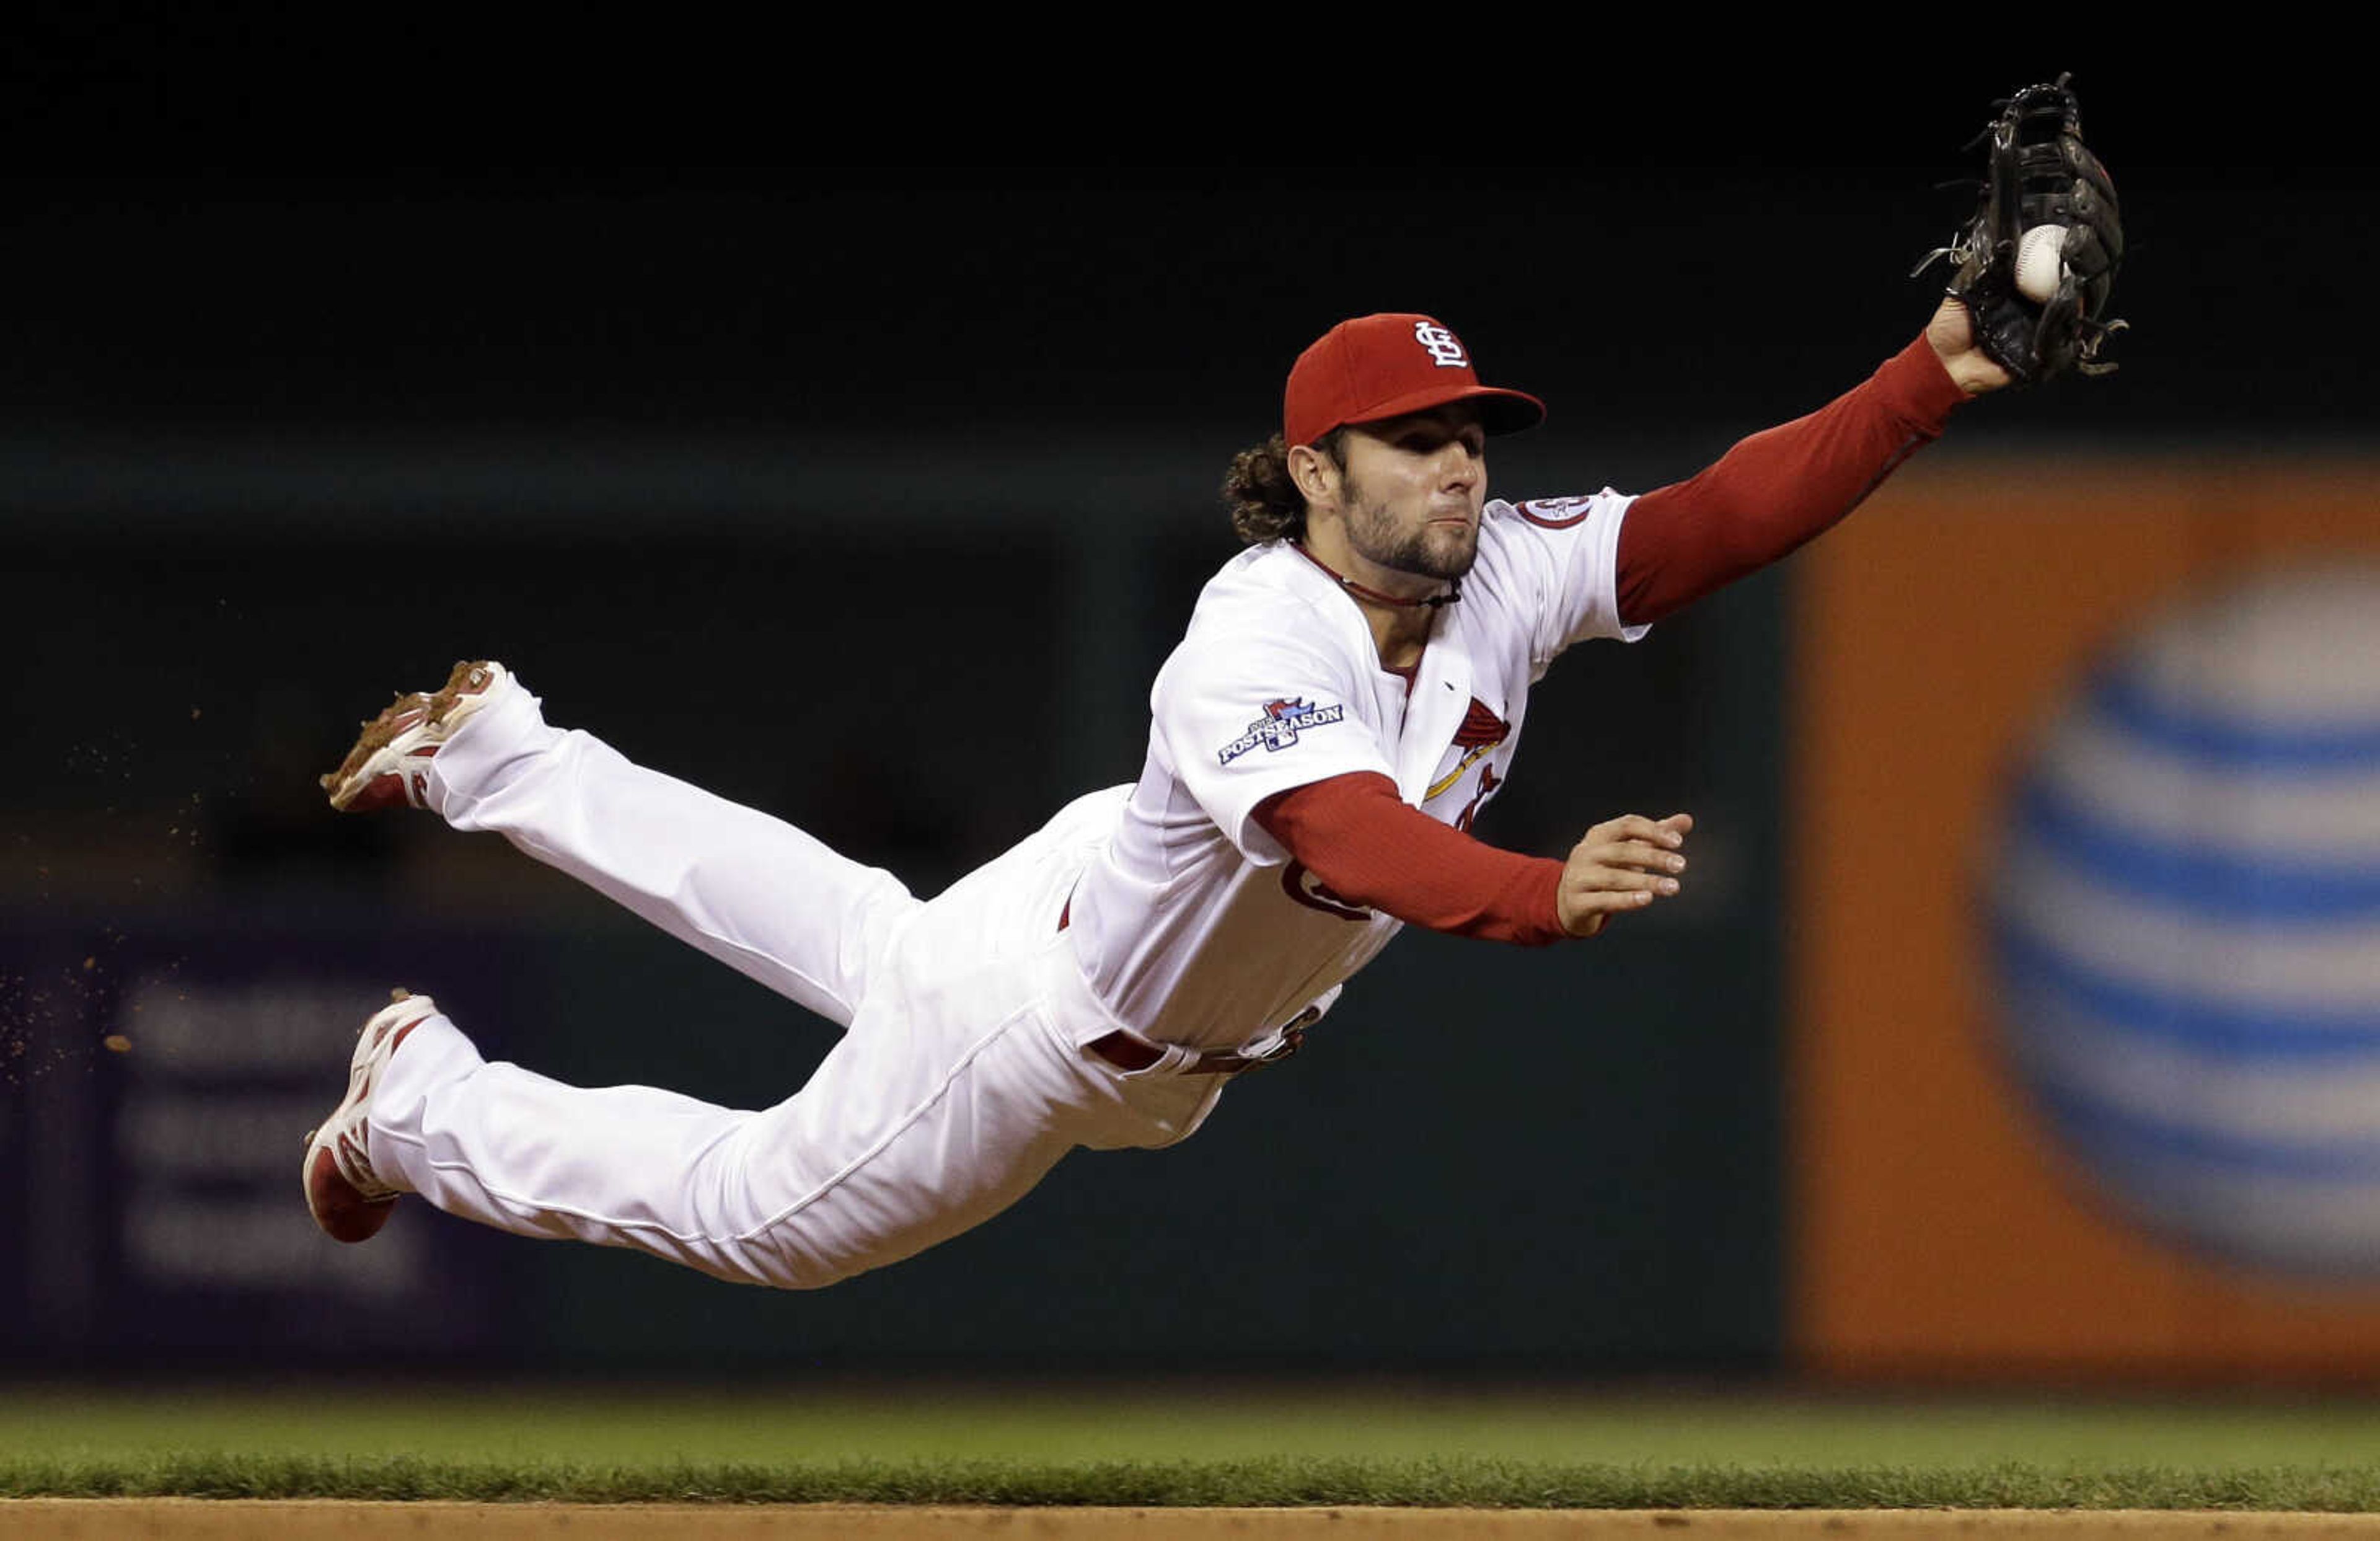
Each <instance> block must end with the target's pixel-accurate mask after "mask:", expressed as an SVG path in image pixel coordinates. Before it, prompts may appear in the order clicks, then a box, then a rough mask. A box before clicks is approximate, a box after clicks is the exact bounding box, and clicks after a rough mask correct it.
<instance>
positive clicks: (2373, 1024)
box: [1787, 454, 2380, 1384]
mask: <svg viewBox="0 0 2380 1541" xmlns="http://www.w3.org/2000/svg"><path fill="white" fill-rule="evenodd" d="M1889 497H1890V500H1891V503H1892V505H1893V509H1894V512H1893V513H1892V514H1891V516H1885V517H1861V518H1857V519H1854V520H1853V521H1852V523H1851V524H1850V525H1849V526H1847V527H1846V528H1844V529H1842V530H1841V531H1840V532H1838V533H1837V534H1836V535H1835V536H1834V537H1832V538H1830V539H1829V540H1826V541H1823V542H1821V543H1820V544H1819V546H1817V547H1816V548H1815V549H1814V550H1813V552H1811V553H1810V555H1809V558H1808V560H1807V561H1806V563H1805V564H1803V566H1802V567H1801V569H1800V570H1799V572H1798V573H1797V579H1798V583H1797V588H1796V589H1795V595H1794V603H1793V608H1792V614H1793V620H1792V633H1793V637H1794V639H1795V646H1796V649H1797V653H1798V658H1799V663H1798V666H1797V668H1796V671H1795V682H1794V701H1795V705H1794V710H1793V714H1792V722H1793V732H1792V745H1793V765H1794V770H1793V777H1794V794H1793V799H1792V804H1791V807H1792V809H1793V812H1792V814H1791V830H1792V837H1791V855H1790V856H1789V858H1788V862H1787V866H1788V869H1789V871H1790V873H1791V879H1790V884H1789V896H1788V901H1787V904H1788V914H1789V916H1790V917H1791V918H1790V920H1789V928H1790V930H1791V954H1792V956H1793V958H1794V960H1795V969H1794V977H1795V984H1794V987H1793V990H1792V1003H1791V1035H1790V1042H1791V1050H1790V1053H1789V1056H1788V1058H1789V1064H1790V1066H1791V1111H1790V1113H1789V1115H1788V1119H1787V1122H1788V1125H1789V1127H1790V1128H1791V1137H1790V1139H1789V1141H1788V1148H1789V1149H1790V1150H1791V1171H1792V1174H1793V1176H1792V1184H1791V1196H1790V1198H1789V1200H1788V1207H1789V1209H1790V1212H1791V1216H1792V1232H1793V1237H1794V1240H1793V1243H1792V1244H1791V1248H1790V1256H1791V1265H1790V1267H1791V1289H1790V1294H1791V1307H1790V1311H1789V1317H1790V1322H1791V1326H1790V1329H1789V1340H1790V1357H1789V1362H1790V1363H1791V1365H1794V1366H1796V1367H1797V1368H1799V1369H1802V1370H1804V1371H1807V1372H1813V1373H1816V1374H1821V1375H1826V1376H1833V1377H1858V1378H1907V1377H1921V1378H1944V1377H1948V1378H1958V1379H1970V1380H1973V1379H2009V1378H2022V1377H2055V1378H2071V1377H2095V1378H2128V1379H2139V1380H2151V1381H2190V1380H2231V1381H2240V1380H2245V1381H2253V1380H2263V1379H2280V1380H2292V1381H2303V1380H2322V1381H2338V1382H2341V1383H2358V1384H2369V1380H2370V1377H2371V1376H2372V1375H2373V1374H2374V1371H2375V1370H2380V467H2374V465H2373V464H2372V463H2370V462H2368V461H2364V460H2360V459H2351V458H2340V457H2335V456H2334V457H2321V456H2306V455H2268V456H2261V457H2240V456H2229V457H2217V456H2214V455H2188V454H2182V455H2159V456H2156V457H2155V458H2147V457H2108V458H2105V459H2102V460H2099V461H2097V462H2096V463H2094V462H2092V461H2090V460H2081V459H2071V460H2068V461H2065V462H2063V463H2061V466H2060V467H2059V471H2058V475H2057V476H2055V477H2045V476H2042V475H2041V474H2039V470H2038V467H2035V468H2034V469H2031V470H2026V469H2022V468H2020V467H2015V466H2007V467H1991V466H1989V465H1984V464H1978V463H1975V462H1973V461H1970V460H1962V459H1961V458H1959V457H1957V456H1956V455H1944V456H1943V457H1940V458H1937V459H1936V460H1933V461H1931V462H1928V463H1926V464H1924V465H1922V466H1919V467H1913V470H1912V472H1911V473H1910V474H1909V475H1908V476H1906V477H1905V478H1904V479H1902V480H1901V481H1900V482H1899V483H1896V485H1895V486H1894V487H1893V489H1892V490H1891V492H1890V494H1889Z"/></svg>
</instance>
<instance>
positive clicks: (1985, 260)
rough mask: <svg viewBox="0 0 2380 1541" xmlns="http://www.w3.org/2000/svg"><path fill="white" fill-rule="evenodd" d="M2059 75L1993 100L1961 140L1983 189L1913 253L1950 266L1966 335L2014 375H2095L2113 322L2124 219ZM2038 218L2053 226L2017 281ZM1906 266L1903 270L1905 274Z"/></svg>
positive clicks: (1921, 268) (2032, 378) (2115, 327)
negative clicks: (1974, 155)
mask: <svg viewBox="0 0 2380 1541" xmlns="http://www.w3.org/2000/svg"><path fill="white" fill-rule="evenodd" d="M2068 79H2070V76H2068V75H2060V76H2059V77H2058V79H2057V82H2056V83H2055V84H2052V85H2046V86H2027V87H2026V88H2025V89H2024V90H2022V91H2019V92H2017V93H2016V94H2015V95H2014V96H2012V97H2010V98H2009V99H2008V100H2007V101H2005V102H2001V103H1995V105H1996V106H1998V108H1999V110H2000V111H1999V115H1998V117H1996V118H1995V119H1993V120H1992V122H1991V124H1990V125H1989V126H1988V127H1985V130H1984V132H1983V133H1982V134H1980V135H1978V136H1977V137H1976V138H1975V140H1973V142H1972V143H1970V144H1969V145H1968V146H1967V148H1968V149H1969V150H1971V151H1972V150H1974V149H1977V148H1981V147H1985V146H1988V155H1989V159H1988V161H1987V163H1986V164H1985V176H1984V185H1983V198H1982V201H1981V203H1980V204H1979V206H1978V207H1977V208H1976V210H1975V212H1974V214H1973V217H1972V218H1970V219H1969V220H1968V222H1967V224H1965V226H1964V227H1963V228H1961V230H1960V232H1959V234H1958V236H1957V237H1955V238H1954V239H1953V240H1952V241H1951V243H1950V244H1949V246H1947V247H1944V248H1942V249H1939V250H1937V251H1936V252H1934V253H1932V254H1931V255H1929V256H1928V257H1927V258H1926V259H1925V261H1923V262H1920V263H1919V264H1918V265H1917V267H1916V269H1915V272H1916V273H1923V272H1925V269H1926V267H1928V266H1929V265H1930V264H1932V263H1933V262H1934V261H1936V260H1937V259H1939V258H1943V257H1948V258H1949V259H1950V261H1952V262H1954V263H1956V264H1957V271H1956V272H1955V273H1952V275H1951V278H1950V285H1949V295H1950V296H1951V297H1952V298H1954V299H1957V300H1958V301H1959V302H1960V303H1961V304H1962V305H1964V306H1965V307H1966V308H1967V312H1968V314H1969V315H1970V316H1972V317H1973V320H1974V326H1975V340H1976V342H1977V343H1978V344H1979V345H1981V346H1982V347H1983V350H1984V351H1985V353H1987V354H1989V355H1990V356H1991V358H1992V361H1993V362H1994V363H1997V364H1998V365H1999V366H2000V368H2002V369H2004V370H2008V371H2009V373H2010V374H2011V375H2014V376H2015V377H2016V379H2017V381H2018V382H2019V383H2021V384H2031V383H2035V382H2041V381H2045V380H2052V379H2055V378H2057V377H2058V375H2061V374H2064V373H2066V372H2067V371H2068V370H2074V371H2076V372H2078V373H2082V374H2106V373H2107V372H2109V371H2110V370H2114V369H2115V367H2116V366H2115V365H2114V364H2112V363H2107V362H2105V361H2103V360H2102V359H2101V358H2100V357H2099V350H2100V348H2101V346H2103V345H2105V344H2106V342H2107V338H2108V337H2109V336H2110V335H2111V334H2115V333H2117V332H2120V331H2122V330H2123V327H2124V323H2123V322H2119V321H2103V320H2101V319H2100V318H2101V317H2102V316H2103V315H2104V314H2105V312H2106V310H2107V296H2108V293H2109V291H2110V290H2112V289H2113V288H2114V287H2115V283H2116V270H2117V268H2118V267H2119V266H2120V265H2121V264H2122V262H2123V259H2124V225H2123V220H2122V216H2121V214H2120V212H2119V210H2118V207H2117V203H2116V187H2115V184H2114V183H2113V182H2111V181H2109V180H2108V178H2107V168H2106V167H2105V166H2103V165H2101V164H2099V158H2098V157H2097V156H2095V155H2094V154H2092V153H2091V152H2090V151H2089V150H2087V149H2085V148H2083V129H2082V123H2081V108H2080V107H2079V106H2078V105H2077V104H2076V103H2075V100H2074V93H2073V92H2072V91H2069V90H2067V89H2066V82H2067V80H2068ZM2044 225H2054V226H2058V227H2060V228H2062V229H2063V231H2064V235H2063V236H2062V237H2052V236H2044V237H2040V238H2039V240H2038V241H2037V242H2036V243H2035V245H2036V247H2039V248H2045V249H2041V250H2036V251H2035V252H2034V256H2033V258H2032V260H2031V261H2030V263H2029V264H2028V271H2027V272H2026V273H2024V274H2023V277H2024V278H2025V279H2028V280H2030V281H2031V286H2032V287H2033V290H2034V294H2035V295H2037V296H2039V297H2037V298H2034V297H2027V295H2026V293H2025V292H2024V290H2023V289H2022V288H2021V287H2020V286H2019V285H2020V274H2019V258H2020V256H2021V254H2022V253H2023V252H2024V250H2025V239H2024V237H2025V234H2026V232H2028V231H2031V230H2034V229H2037V228H2039V227H2041V226H2044ZM2051 242H2056V243H2057V247H2056V258H2057V261H2055V263H2054V264H2053V263H2052V262H2051V261H2050V260H2049V253H2048V251H2047V250H2046V247H2047V246H2048V245H2049V243H2051Z"/></svg>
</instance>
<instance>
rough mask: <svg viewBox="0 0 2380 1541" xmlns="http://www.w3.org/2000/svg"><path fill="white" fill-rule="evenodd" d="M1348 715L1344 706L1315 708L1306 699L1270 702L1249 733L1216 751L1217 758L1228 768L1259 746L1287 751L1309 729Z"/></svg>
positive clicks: (1294, 698)
mask: <svg viewBox="0 0 2380 1541" xmlns="http://www.w3.org/2000/svg"><path fill="white" fill-rule="evenodd" d="M1346 715H1347V709H1346V708H1345V707H1343V706H1316V705H1315V704H1314V703H1313V702H1311V701H1308V700H1306V699H1305V698H1304V697H1292V698H1289V699H1287V700H1281V701H1267V702H1266V703H1265V704H1264V715H1263V716H1262V717H1259V718H1257V720H1256V721H1255V722H1250V723H1249V724H1248V731H1247V732H1245V733H1244V734H1240V736H1239V737H1237V738H1234V739H1233V740H1232V741H1231V742H1230V743H1229V744H1226V745H1224V746H1222V747H1221V748H1220V749H1218V750H1216V751H1215V758H1216V759H1217V760H1218V761H1220V763H1222V764H1224V765H1229V764H1231V763H1232V761H1233V760H1235V759H1237V758H1240V757H1241V756H1242V755H1245V754H1246V753H1247V752H1248V751H1249V750H1250V749H1253V748H1255V747H1256V746H1257V745H1259V744H1261V745H1263V746H1265V748H1266V749H1268V750H1280V749H1286V748H1288V747H1289V746H1291V745H1293V744H1294V743H1296V742H1297V735H1298V734H1301V733H1304V732H1305V730H1307V729H1308V728H1327V727H1329V726H1330V724H1331V723H1333V722H1338V721H1340V720H1341V719H1342V718H1343V717H1345V716H1346Z"/></svg>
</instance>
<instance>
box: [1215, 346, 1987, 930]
mask: <svg viewBox="0 0 2380 1541" xmlns="http://www.w3.org/2000/svg"><path fill="white" fill-rule="evenodd" d="M1965 399H1966V396H1965V394H1964V393H1963V392H1961V390H1960V389H1959V387H1958V385H1957V384H1956V383H1955V382H1952V381H1951V379H1950V377H1949V373H1948V372H1947V371H1946V370H1944V369H1943V368H1942V365H1941V361H1940V360H1939V359H1938V358H1936V356H1935V354H1934V350H1933V348H1932V347H1931V346H1929V345H1928V344H1927V343H1926V341H1925V338H1924V337H1923V336H1920V337H1919V338H1918V339H1917V340H1916V341H1915V342H1913V343H1911V344H1910V345H1909V346H1907V347H1905V348H1903V349H1901V351H1900V353H1898V354H1896V355H1894V356H1893V357H1892V358H1889V359H1888V360H1887V361H1886V362H1885V364H1884V365H1883V367H1882V368H1880V369H1878V370H1876V373H1874V374H1873V375H1870V376H1869V377H1868V378H1867V380H1865V381H1864V382H1862V383H1861V384H1860V385H1858V386H1856V387H1855V388H1853V389H1852V390H1850V391H1848V392H1845V393H1844V394H1842V395H1840V396H1838V397H1836V398H1835V399H1834V400H1833V401H1831V402H1829V403H1828V404H1827V405H1826V406H1823V407H1821V408H1819V409H1818V410H1817V411H1815V412H1813V413H1811V414H1810V415H1809V416H1807V417H1803V418H1796V419H1794V420H1793V421H1791V422H1789V423H1783V424H1780V425H1779V426H1778V427H1776V428H1771V429H1767V430H1765V431H1762V432H1759V433H1755V434H1754V435H1752V436H1751V437H1750V438H1748V439H1745V440H1743V441H1742V442H1741V443H1737V444H1736V445H1735V447H1734V448H1732V449H1730V450H1729V451H1728V452H1727V454H1725V455H1721V456H1720V457H1719V459H1718V462H1717V463H1716V464H1714V465H1713V466H1711V467H1710V468H1709V469H1707V470H1706V471H1704V472H1702V473H1701V474H1700V475H1699V476H1695V477H1693V478H1691V479H1688V480H1685V481H1681V482H1677V483H1674V484H1672V485H1670V486H1668V487H1663V488H1660V489H1658V491H1651V492H1647V493H1645V495H1644V496H1642V497H1640V498H1638V499H1637V500H1636V501H1635V502H1634V503H1633V504H1630V505H1629V509H1628V514H1627V516H1626V517H1625V518H1624V519H1622V520H1621V526H1620V552H1619V597H1620V614H1621V619H1622V620H1623V621H1625V622H1626V623H1627V624H1628V625H1645V624H1646V623H1649V622H1652V621H1657V620H1658V619H1660V618H1661V617H1662V616H1665V615H1668V614H1670V613H1674V612H1675V611H1677V610H1679V609H1681V608H1682V607H1683V606H1685V605H1687V604H1690V603H1692V602H1693V601H1695V600H1697V599H1700V598H1701V597H1702V596H1704V595H1705V594H1707V593H1709V592H1711V591H1712V590H1713V589H1716V588H1720V587H1722V586H1724V585H1726V584H1729V583H1731V582H1733V581H1734V580H1735V579H1737V578H1740V577H1743V576H1745V575H1746V574H1749V573H1752V572H1755V571H1756V570H1757V569H1759V568H1761V567H1765V566H1767V564H1770V563H1772V562H1775V561H1777V560H1779V558H1781V557H1784V556H1786V555H1788V554H1790V553H1791V552H1793V551H1795V550H1796V549H1798V548H1799V547H1801V546H1802V545H1803V544H1805V543H1806V542H1808V541H1809V540H1813V539H1815V537H1816V536H1818V535H1820V534H1823V533H1824V532H1825V531H1826V530H1827V529H1828V528H1831V527H1832V526H1833V525H1834V524H1835V523H1836V521H1838V520H1840V518H1842V516H1844V515H1846V514H1849V513H1850V512H1851V511H1852V509H1853V508H1855V507H1857V506H1858V505H1859V504H1860V501H1861V500H1862V499H1864V498H1865V497H1866V496H1867V495H1868V493H1870V492H1872V491H1875V490H1876V486H1877V484H1878V483H1880V482H1882V481H1883V480H1884V479H1885V478H1886V477H1888V476H1889V475H1891V474H1892V471H1893V468H1894V467H1897V466H1899V465H1900V463H1901V462H1902V461H1903V460H1906V459H1907V458H1909V456H1910V455H1913V454H1914V453H1915V452H1916V451H1917V450H1918V449H1920V448H1922V447H1923V446H1924V445H1925V444H1927V443H1931V442H1932V441H1933V440H1934V439H1936V438H1937V437H1938V436H1939V435H1940V434H1941V431H1942V429H1943V426H1944V424H1945V423H1946V422H1947V421H1948V420H1949V416H1950V410H1951V408H1952V407H1954V406H1958V404H1959V403H1960V402H1961V401H1963V400H1965ZM1256 819H1257V823H1258V824H1259V825H1260V826H1262V827H1263V829H1264V831H1265V832H1266V833H1267V834H1269V835H1270V836H1272V838H1273V839H1274V840H1276V841H1278V842H1279V843H1281V847H1282V848H1283V849H1284V850H1286V851H1288V852H1289V854H1290V855H1292V856H1293V857H1294V858H1295V859H1296V860H1297V861H1299V862H1301V863H1303V864H1304V865H1305V868H1306V869H1307V870H1308V871H1310V872H1312V873H1313V874H1314V876H1315V877H1316V878H1318V879H1319V880H1321V881H1322V882H1323V883H1324V884H1325V885H1326V886H1328V887H1329V888H1330V891H1331V892H1333V893H1335V894H1337V895H1338V896H1339V897H1341V898H1342V899H1344V900H1346V901H1348V902H1349V903H1351V904H1358V905H1362V906H1364V907H1365V908H1367V909H1376V910H1379V911H1381V912H1383V913H1385V914H1388V915H1392V916H1396V917H1397V918H1398V919H1400V920H1403V921H1405V922H1407V923H1409V924H1412V925H1415V926H1426V927H1427V928H1430V929H1431V930H1434V931H1447V932H1451V933H1452V934H1454V935H1456V936H1467V937H1478V938H1481V939H1484V940H1490V941H1509V942H1515V943H1519V944H1521V945H1523V946H1542V945H1544V944H1546V943H1548V942H1552V941H1558V940H1561V938H1562V937H1563V936H1564V935H1565V934H1566V933H1565V932H1564V931H1563V930H1562V928H1561V921H1560V912H1559V910H1558V909H1557V907H1556V900H1557V895H1558V892H1559V890H1560V882H1561V874H1562V864H1561V863H1560V862H1559V861H1556V860H1554V859H1552V858H1551V857H1548V856H1524V855H1521V854H1519V853H1518V852H1515V851H1506V850H1502V849H1500V848H1499V847H1497V846H1493V845H1488V844H1486V843H1482V842H1480V841H1476V840H1474V839H1473V838H1472V837H1471V836H1469V835H1467V834H1465V833H1463V831H1459V830H1455V829H1452V828H1450V827H1449V826H1447V825H1445V824H1441V823H1439V821H1438V820H1437V819H1432V818H1430V817H1429V816H1428V815H1427V814H1426V813H1423V812H1422V811H1421V810H1420V809H1419V808H1415V807H1408V806H1407V805H1406V804H1405V802H1404V801H1403V799H1402V798H1400V797H1399V796H1398V795H1397V789H1396V785H1395V783H1392V782H1390V780H1389V779H1388V778H1387V777H1386V776H1383V775H1380V774H1378V772H1375V771H1356V772H1352V773H1350V774H1347V775H1343V776H1333V777H1330V778H1329V779H1328V780H1325V781H1319V782H1313V783H1308V784H1306V785H1305V786H1301V787H1297V788H1294V789H1293V790H1291V791H1288V792H1284V793H1281V794H1278V795H1274V796H1272V797H1270V798H1268V799H1266V801H1265V802H1263V803H1262V804H1260V805H1259V806H1258V807H1257V810H1256Z"/></svg>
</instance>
